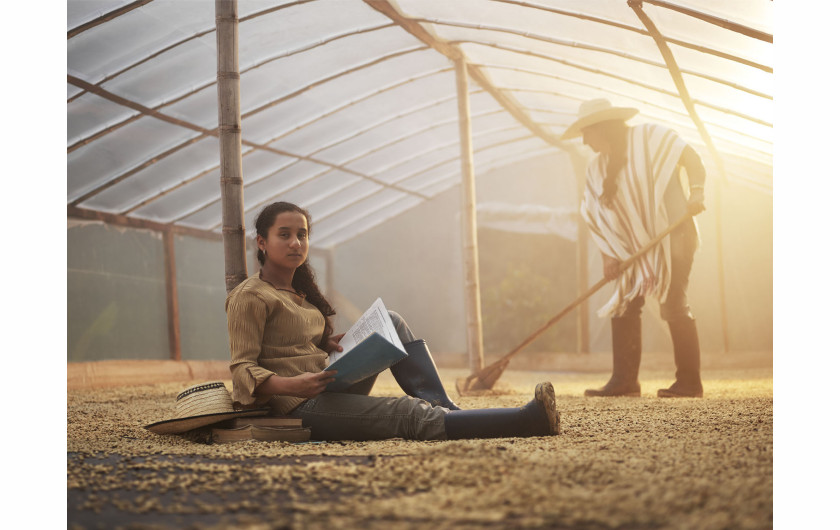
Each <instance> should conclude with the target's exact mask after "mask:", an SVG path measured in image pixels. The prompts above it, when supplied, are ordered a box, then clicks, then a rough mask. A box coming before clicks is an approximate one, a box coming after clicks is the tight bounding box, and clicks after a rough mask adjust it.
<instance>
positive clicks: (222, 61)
mask: <svg viewBox="0 0 840 530" xmlns="http://www.w3.org/2000/svg"><path fill="white" fill-rule="evenodd" d="M216 47H217V49H218V66H217V74H216V76H217V87H218V98H219V157H220V161H221V166H220V173H221V187H222V239H223V241H224V249H225V288H226V289H227V292H230V291H231V290H232V289H233V288H234V287H236V286H237V285H239V284H240V283H242V282H243V281H244V280H245V279H246V278H247V277H248V270H247V266H246V261H245V214H244V203H245V199H244V193H243V180H242V126H241V120H240V113H239V21H238V13H237V0H216Z"/></svg>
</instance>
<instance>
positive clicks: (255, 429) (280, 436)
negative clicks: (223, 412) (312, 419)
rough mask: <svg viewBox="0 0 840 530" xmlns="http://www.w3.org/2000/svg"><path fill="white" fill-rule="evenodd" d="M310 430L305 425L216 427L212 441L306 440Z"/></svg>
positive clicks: (219, 442)
mask: <svg viewBox="0 0 840 530" xmlns="http://www.w3.org/2000/svg"><path fill="white" fill-rule="evenodd" d="M310 435H311V431H310V429H309V428H307V427H271V426H262V425H244V426H242V427H236V428H232V429H221V428H216V429H213V430H212V439H213V443H217V444H226V443H233V442H242V441H246V440H257V441H260V442H306V441H308V440H309V437H310Z"/></svg>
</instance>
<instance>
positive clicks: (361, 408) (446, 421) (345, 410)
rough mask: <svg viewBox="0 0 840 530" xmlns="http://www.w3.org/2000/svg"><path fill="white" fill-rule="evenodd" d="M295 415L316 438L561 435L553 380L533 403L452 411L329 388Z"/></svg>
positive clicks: (418, 401)
mask: <svg viewBox="0 0 840 530" xmlns="http://www.w3.org/2000/svg"><path fill="white" fill-rule="evenodd" d="M290 415H292V416H294V417H297V418H301V419H302V420H303V425H304V427H309V428H310V429H311V430H312V439H313V440H383V439H387V438H405V439H409V440H446V439H449V440H456V439H462V438H500V437H524V436H549V435H555V434H557V433H558V427H557V424H558V421H557V412H556V405H555V401H554V387H553V386H552V385H551V383H548V382H546V383H540V384H539V385H537V387H536V389H535V390H534V399H533V400H531V402H529V403H528V404H526V405H525V406H522V407H516V408H496V409H478V410H447V409H445V408H443V407H432V406H431V405H429V403H427V402H426V401H424V400H422V399H417V398H413V397H409V396H403V397H400V398H390V397H373V396H362V395H356V394H340V393H331V392H324V393H323V394H319V395H318V396H316V397H314V398H312V399H309V400H307V401H304V402H303V403H302V404H301V405H300V406H299V407H298V408H296V409H295V410H293V411H292V412H291V413H290Z"/></svg>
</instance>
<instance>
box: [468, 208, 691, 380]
mask: <svg viewBox="0 0 840 530" xmlns="http://www.w3.org/2000/svg"><path fill="white" fill-rule="evenodd" d="M691 217H692V215H691V214H690V213H686V214H685V215H683V216H682V217H681V218H680V219H679V220H678V221H677V222H675V223H674V224H672V225H671V226H669V227H668V228H666V229H665V230H664V231H663V232H662V233H661V234H659V235H658V236H656V237H655V238H653V239H651V240H650V241H649V242H648V243H647V244H646V245H645V246H644V247H642V248H641V249H640V250H639V251H638V252H636V253H635V254H633V255H632V256H630V257H629V258H627V259H626V260H624V261H623V262H621V265H619V268H618V270H619V273H621V272H624V271H625V270H626V269H627V268H628V267H629V266H630V265H632V264H633V262H634V261H636V260H637V259H639V257H641V256H642V255H643V254H645V253H646V252H647V251H649V250H650V249H652V248H653V247H655V246H656V245H657V244H658V243H659V242H660V241H662V240H663V239H664V238H665V236H667V235H668V234H670V233H671V232H673V231H674V229H676V228H677V227H678V226H680V225H681V224H682V223H684V222H685V221H687V220H688V219H691ZM610 281H611V280H608V279H607V278H602V279H601V281H599V282H598V283H596V284H595V285H593V286H592V287H590V288H589V290H587V291H586V292H585V293H583V294H581V295H580V296H578V297H577V298H576V299H575V300H574V301H573V302H572V303H571V304H569V305H567V306H566V307H565V308H564V309H563V310H562V311H560V312H559V313H557V314H556V315H554V316H553V317H551V319H549V321H548V322H546V323H545V324H543V325H542V327H540V328H539V329H538V330H536V331H535V332H533V333H532V334H531V335H529V336H528V338H526V339H525V340H524V341H522V343H521V344H520V345H519V346H517V347H516V348H514V349H513V350H511V352H510V353H508V354H506V355H505V356H504V357H502V358H501V359H499V360H498V361H496V362H494V363H493V364H490V365H488V366H485V367H484V368H481V369H480V370H478V371H477V372H475V373H472V374H470V375H468V376H467V377H463V378H458V379H457V380H456V381H455V387H456V389H457V390H458V393H459V394H461V395H464V394H466V393H468V392H473V391H480V390H490V389H492V388H493V385H495V384H496V381H498V380H499V377H501V376H502V372H504V371H505V369H506V368H507V366H508V364H510V360H511V359H512V358H513V357H514V356H515V355H516V354H517V353H519V352H521V351H522V350H523V349H525V347H526V346H528V345H529V344H531V343H532V342H534V340H536V338H537V337H539V336H540V335H542V334H543V333H544V332H545V331H546V330H547V329H548V328H550V327H551V326H553V325H554V324H556V323H557V322H558V321H559V320H560V319H561V318H563V317H564V316H566V315H568V314H569V313H570V312H571V311H572V310H573V309H574V308H576V307H577V306H578V305H580V303H581V302H583V301H584V300H586V299H587V298H589V297H590V296H592V295H593V294H595V293H596V292H597V291H598V290H599V289H600V288H601V287H603V286H604V285H606V284H607V283H609V282H610Z"/></svg>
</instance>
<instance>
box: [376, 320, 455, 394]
mask: <svg viewBox="0 0 840 530" xmlns="http://www.w3.org/2000/svg"><path fill="white" fill-rule="evenodd" d="M389 314H390V316H391V320H392V322H393V323H394V328H396V330H397V335H399V337H400V340H401V341H402V342H403V346H405V351H406V353H407V354H408V357H406V358H405V359H403V360H402V361H400V362H398V363H397V364H395V365H394V366H392V367H391V373H392V374H393V375H394V379H395V380H396V381H397V383H398V384H399V385H400V388H402V389H403V392H405V393H406V394H408V395H409V396H414V397H417V398H420V399H425V400H426V401H428V402H429V403H431V404H432V405H435V406H440V407H446V408H448V409H450V410H460V409H459V408H458V406H457V405H455V403H453V402H452V400H451V399H450V398H449V396H448V395H447V394H446V390H445V389H444V388H443V383H442V382H441V380H440V375H439V374H438V371H437V366H436V365H435V361H434V359H432V354H431V352H429V348H428V346H427V345H426V341H425V340H423V339H415V337H414V334H413V333H412V332H411V329H410V328H409V327H408V324H407V323H406V322H405V320H404V319H403V318H402V316H400V315H399V313H396V312H394V311H389Z"/></svg>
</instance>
